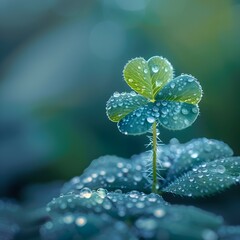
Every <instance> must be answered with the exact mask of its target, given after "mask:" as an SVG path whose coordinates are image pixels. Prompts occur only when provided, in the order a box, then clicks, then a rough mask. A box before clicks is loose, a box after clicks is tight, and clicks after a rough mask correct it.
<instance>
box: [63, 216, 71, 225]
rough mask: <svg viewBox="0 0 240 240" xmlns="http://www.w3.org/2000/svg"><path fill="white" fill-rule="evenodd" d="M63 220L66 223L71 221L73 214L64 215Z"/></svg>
mask: <svg viewBox="0 0 240 240" xmlns="http://www.w3.org/2000/svg"><path fill="white" fill-rule="evenodd" d="M63 221H64V222H65V223H66V224H70V223H72V222H73V216H72V215H66V216H64V217H63Z"/></svg>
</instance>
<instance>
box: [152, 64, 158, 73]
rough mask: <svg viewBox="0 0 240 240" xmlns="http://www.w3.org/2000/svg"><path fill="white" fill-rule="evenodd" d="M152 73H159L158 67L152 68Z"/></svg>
mask: <svg viewBox="0 0 240 240" xmlns="http://www.w3.org/2000/svg"><path fill="white" fill-rule="evenodd" d="M152 71H153V72H154V73H157V72H158V71H159V67H158V66H156V65H155V66H152Z"/></svg>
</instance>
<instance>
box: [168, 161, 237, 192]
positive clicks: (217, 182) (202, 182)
mask: <svg viewBox="0 0 240 240" xmlns="http://www.w3.org/2000/svg"><path fill="white" fill-rule="evenodd" d="M239 181H240V157H230V158H223V159H218V160H215V161H212V162H206V163H205V162H204V163H202V164H201V165H199V166H197V167H194V168H193V169H192V170H191V171H189V172H187V173H185V174H184V175H183V176H181V177H179V178H177V179H176V180H174V181H172V182H170V183H169V184H168V185H167V186H166V187H165V188H163V191H165V192H171V193H175V194H179V195H182V196H193V197H198V196H206V195H211V194H213V193H216V192H220V191H222V190H224V189H226V188H228V187H230V186H231V185H233V184H236V183H238V182H239Z"/></svg>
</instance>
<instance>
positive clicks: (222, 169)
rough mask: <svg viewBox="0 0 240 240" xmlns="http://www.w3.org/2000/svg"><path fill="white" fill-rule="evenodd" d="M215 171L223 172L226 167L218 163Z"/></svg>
mask: <svg viewBox="0 0 240 240" xmlns="http://www.w3.org/2000/svg"><path fill="white" fill-rule="evenodd" d="M216 171H217V172H218V173H221V174H223V173H224V172H225V171H226V168H225V167H224V166H223V165H219V166H217V168H216Z"/></svg>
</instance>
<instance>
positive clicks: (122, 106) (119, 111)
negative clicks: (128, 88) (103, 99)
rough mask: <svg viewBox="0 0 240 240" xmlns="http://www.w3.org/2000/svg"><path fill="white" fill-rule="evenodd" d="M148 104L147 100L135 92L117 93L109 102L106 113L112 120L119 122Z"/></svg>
mask: <svg viewBox="0 0 240 240" xmlns="http://www.w3.org/2000/svg"><path fill="white" fill-rule="evenodd" d="M146 103H147V100H146V99H145V98H144V97H142V96H140V95H139V94H137V93H136V92H134V91H132V92H130V93H126V92H123V93H119V92H115V93H114V94H113V96H112V97H111V98H110V99H109V100H108V101H107V105H106V111H107V114H108V116H109V118H110V119H111V120H113V121H119V120H120V119H121V118H123V117H124V116H125V115H127V114H128V113H130V112H132V111H134V110H135V109H136V108H138V107H139V106H142V105H144V104H146Z"/></svg>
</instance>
